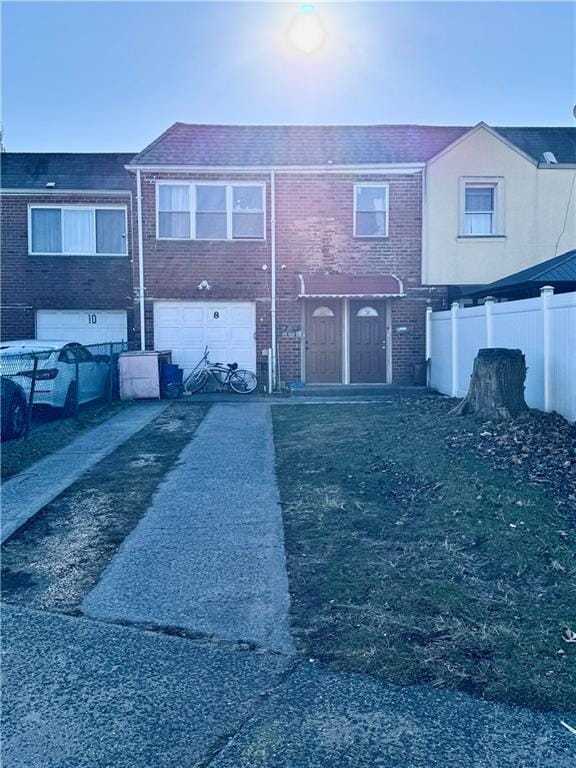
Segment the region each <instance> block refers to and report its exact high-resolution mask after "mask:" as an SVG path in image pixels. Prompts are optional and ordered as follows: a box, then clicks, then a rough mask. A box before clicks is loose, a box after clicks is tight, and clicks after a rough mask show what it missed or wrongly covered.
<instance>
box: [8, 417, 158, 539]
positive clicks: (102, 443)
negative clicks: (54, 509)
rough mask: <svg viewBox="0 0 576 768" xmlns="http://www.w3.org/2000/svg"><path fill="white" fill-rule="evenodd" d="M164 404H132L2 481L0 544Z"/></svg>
mask: <svg viewBox="0 0 576 768" xmlns="http://www.w3.org/2000/svg"><path fill="white" fill-rule="evenodd" d="M167 405H168V403H166V402H142V403H134V404H133V405H131V406H130V407H128V408H126V410H124V411H122V412H121V413H118V414H117V415H116V416H112V418H110V419H108V421H105V422H104V423H102V424H100V425H98V426H97V427H94V428H93V429H89V430H87V431H86V433H85V434H83V435H81V436H80V437H77V438H76V440H73V441H72V442H71V443H69V444H68V445H66V446H65V447H64V448H61V449H60V450H59V451H56V452H55V453H52V454H50V456H46V458H44V459H41V460H40V461H38V462H37V463H36V464H34V465H32V466H31V467H30V468H29V469H27V470H26V471H24V472H21V473H20V474H19V475H15V476H14V477H11V478H9V479H8V480H6V481H5V482H4V483H2V518H1V535H0V543H1V542H4V541H5V540H6V539H7V538H8V537H9V536H11V535H12V534H13V533H14V531H16V530H18V528H20V526H22V525H24V523H25V522H26V521H27V520H29V519H30V518H31V517H34V515H36V514H37V513H38V512H39V511H40V510H41V509H42V508H43V507H45V506H46V504H49V503H50V502H51V501H52V500H53V499H55V498H56V496H58V495H59V494H60V493H62V491H65V490H66V488H68V486H70V485H72V483H73V482H74V481H75V480H77V479H78V478H79V477H80V475H82V474H84V472H86V471H87V470H88V469H90V468H91V467H93V466H94V465H95V464H97V463H98V462H99V461H100V460H101V459H103V458H104V457H105V456H108V454H109V453H112V451H113V450H115V449H116V448H117V447H118V446H119V445H121V444H122V443H124V442H125V441H126V440H128V438H129V437H132V435H134V434H135V433H136V432H139V431H140V430H141V429H143V428H144V427H145V426H146V425H147V424H149V423H150V422H151V421H152V419H154V418H156V416H158V415H159V414H160V413H161V412H162V411H163V410H164V409H165V408H166V407H167Z"/></svg>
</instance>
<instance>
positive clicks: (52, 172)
mask: <svg viewBox="0 0 576 768" xmlns="http://www.w3.org/2000/svg"><path fill="white" fill-rule="evenodd" d="M133 157H134V155H133V154H127V153H117V152H106V153H72V152H70V153H67V152H2V153H0V167H1V171H2V176H1V184H2V189H46V184H48V183H49V182H54V183H55V189H56V190H58V189H106V190H127V189H130V173H129V172H128V171H127V170H126V169H125V168H124V166H125V165H126V164H127V163H129V162H130V160H131V159H132V158H133Z"/></svg>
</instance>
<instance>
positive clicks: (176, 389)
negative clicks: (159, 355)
mask: <svg viewBox="0 0 576 768" xmlns="http://www.w3.org/2000/svg"><path fill="white" fill-rule="evenodd" d="M183 379H184V371H183V369H182V368H180V367H179V366H178V365H174V364H173V363H162V365H161V366H160V393H161V395H162V397H165V398H169V399H172V398H175V397H180V395H181V394H182V382H183Z"/></svg>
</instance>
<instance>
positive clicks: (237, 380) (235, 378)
mask: <svg viewBox="0 0 576 768" xmlns="http://www.w3.org/2000/svg"><path fill="white" fill-rule="evenodd" d="M210 379H213V381H214V382H215V383H216V386H217V388H218V391H220V392H222V391H225V390H231V391H232V392H236V393H237V394H239V395H249V394H250V393H251V392H254V390H255V389H256V387H257V386H258V379H257V378H256V374H254V373H252V371H247V370H245V369H243V368H238V363H227V364H226V365H224V363H211V362H210V361H209V360H208V347H205V348H204V354H203V355H202V358H201V360H200V361H199V363H198V364H197V365H196V367H195V368H194V370H193V371H192V373H190V374H189V376H187V378H186V379H185V381H184V384H183V386H184V389H185V390H186V392H190V393H193V392H200V390H201V389H204V387H205V386H206V384H207V383H208V381H209V380H210Z"/></svg>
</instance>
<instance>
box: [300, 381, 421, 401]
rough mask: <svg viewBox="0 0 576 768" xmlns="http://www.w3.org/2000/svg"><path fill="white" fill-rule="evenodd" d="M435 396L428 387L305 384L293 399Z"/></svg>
mask: <svg viewBox="0 0 576 768" xmlns="http://www.w3.org/2000/svg"><path fill="white" fill-rule="evenodd" d="M431 394H433V393H432V391H431V390H430V389H428V388H427V387H416V386H412V385H406V386H400V385H397V384H305V385H304V386H302V387H293V388H292V391H291V395H292V397H338V398H345V397H366V396H371V397H373V396H386V395H403V396H406V397H409V396H411V395H413V396H417V397H422V396H423V395H431Z"/></svg>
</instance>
